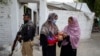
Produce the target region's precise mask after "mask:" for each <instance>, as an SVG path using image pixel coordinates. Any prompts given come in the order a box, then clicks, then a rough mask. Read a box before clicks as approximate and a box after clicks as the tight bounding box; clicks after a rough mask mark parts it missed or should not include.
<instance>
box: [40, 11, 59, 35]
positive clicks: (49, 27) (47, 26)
mask: <svg viewBox="0 0 100 56" xmlns="http://www.w3.org/2000/svg"><path fill="white" fill-rule="evenodd" d="M55 16H57V14H55V13H50V14H49V16H48V19H47V21H46V22H45V23H44V24H43V25H42V29H41V34H44V35H46V36H47V35H48V33H49V31H51V33H52V34H53V35H55V34H57V33H58V27H57V26H56V24H54V23H53V20H54V19H55Z"/></svg>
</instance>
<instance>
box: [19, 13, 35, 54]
mask: <svg viewBox="0 0 100 56" xmlns="http://www.w3.org/2000/svg"><path fill="white" fill-rule="evenodd" d="M23 20H24V24H23V26H22V29H21V31H20V35H21V38H20V39H21V41H22V56H33V48H32V47H33V40H34V36H35V26H34V24H33V23H32V21H31V18H30V16H29V14H24V16H23Z"/></svg>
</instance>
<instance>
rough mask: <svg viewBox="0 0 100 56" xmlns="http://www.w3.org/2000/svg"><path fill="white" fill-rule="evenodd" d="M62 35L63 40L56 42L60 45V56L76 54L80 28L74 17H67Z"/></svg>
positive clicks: (73, 55) (74, 55)
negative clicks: (66, 23)
mask: <svg viewBox="0 0 100 56" xmlns="http://www.w3.org/2000/svg"><path fill="white" fill-rule="evenodd" d="M63 36H64V38H63V40H62V41H59V43H58V45H59V46H61V53H60V56H76V55H77V47H78V43H79V39H80V28H79V24H78V21H77V19H76V18H75V17H72V16H71V17H69V19H68V26H66V27H65V28H64V30H63Z"/></svg>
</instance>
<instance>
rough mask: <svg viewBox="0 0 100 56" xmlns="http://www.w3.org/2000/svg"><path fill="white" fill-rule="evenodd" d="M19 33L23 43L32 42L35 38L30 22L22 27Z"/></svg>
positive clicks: (33, 27)
mask: <svg viewBox="0 0 100 56" xmlns="http://www.w3.org/2000/svg"><path fill="white" fill-rule="evenodd" d="M20 32H21V36H22V40H23V41H24V42H27V41H29V40H33V39H34V36H35V26H34V24H33V23H32V22H31V21H29V22H28V23H26V24H24V25H23V26H22V29H21V31H20Z"/></svg>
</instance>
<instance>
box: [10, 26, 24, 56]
mask: <svg viewBox="0 0 100 56" xmlns="http://www.w3.org/2000/svg"><path fill="white" fill-rule="evenodd" d="M22 26H23V25H22ZM22 26H21V27H20V29H19V31H18V32H17V34H16V38H15V40H14V43H13V45H12V50H11V53H10V55H9V56H12V55H13V52H14V50H15V47H16V45H17V43H18V41H19V42H21V39H20V37H19V35H20V31H21V29H22Z"/></svg>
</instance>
